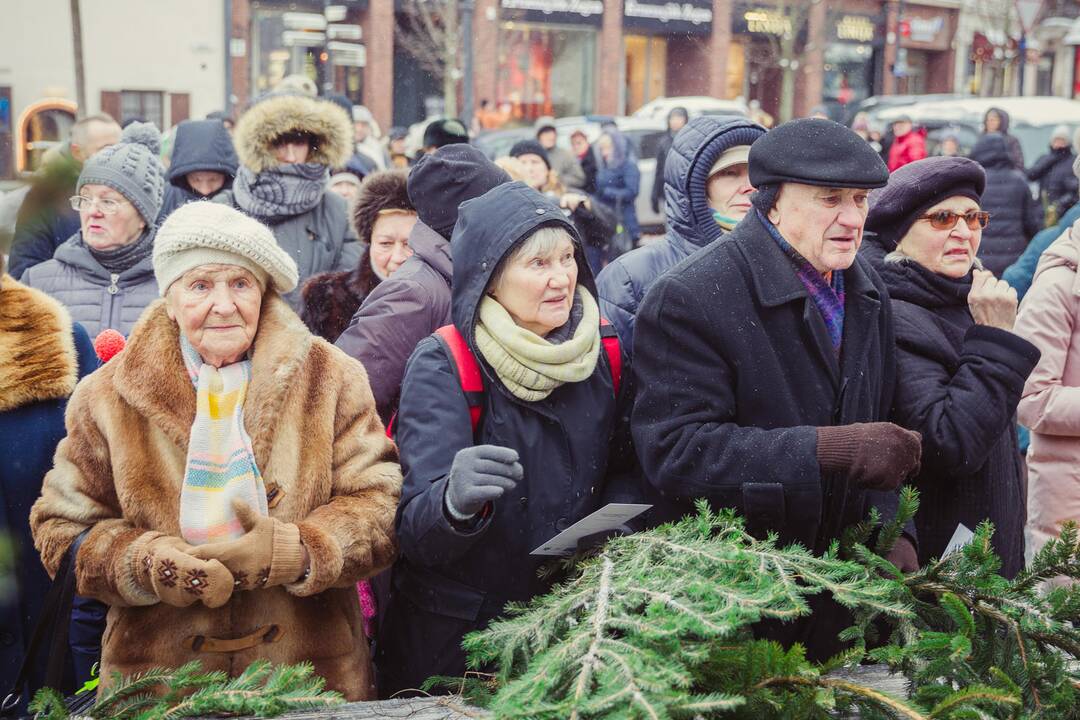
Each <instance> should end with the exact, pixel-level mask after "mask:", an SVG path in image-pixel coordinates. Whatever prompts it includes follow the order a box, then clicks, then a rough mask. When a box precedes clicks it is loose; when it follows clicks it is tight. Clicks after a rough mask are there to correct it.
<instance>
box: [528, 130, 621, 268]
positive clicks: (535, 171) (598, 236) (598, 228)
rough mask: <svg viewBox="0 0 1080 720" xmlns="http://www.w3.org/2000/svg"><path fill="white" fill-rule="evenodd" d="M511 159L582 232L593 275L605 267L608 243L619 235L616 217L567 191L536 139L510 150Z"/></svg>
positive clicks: (536, 187) (571, 191)
mask: <svg viewBox="0 0 1080 720" xmlns="http://www.w3.org/2000/svg"><path fill="white" fill-rule="evenodd" d="M510 157H512V158H516V159H517V160H518V162H519V163H520V164H521V166H522V171H523V173H524V178H523V179H524V181H525V184H526V185H528V186H529V187H531V188H532V189H533V190H537V191H538V192H541V193H543V194H545V195H547V196H548V197H549V198H551V199H552V200H553V201H554V202H556V203H557V204H558V205H559V207H560V208H562V211H563V214H564V215H566V216H567V217H569V218H570V222H572V223H573V224H574V228H575V229H576V230H577V231H578V236H579V237H580V238H581V244H582V247H583V250H584V252H585V257H586V259H587V260H588V262H589V267H590V268H591V269H592V270H593V272H594V273H595V272H599V269H600V268H602V267H603V266H604V259H605V257H606V254H607V246H608V242H609V241H610V240H611V236H612V234H613V233H614V232H615V215H614V213H612V212H611V209H610V208H608V207H607V206H606V205H604V204H603V203H601V202H597V201H596V200H595V199H594V198H591V197H589V196H588V195H584V194H582V193H580V192H577V191H574V190H570V191H567V190H566V188H564V187H563V185H562V183H561V182H560V181H559V176H558V173H557V172H556V171H555V169H554V168H552V167H551V165H550V162H549V158H548V154H547V150H546V149H545V148H544V147H543V146H542V145H541V144H540V143H539V142H536V141H533V140H521V141H520V142H518V143H516V144H515V145H514V146H513V147H512V148H510Z"/></svg>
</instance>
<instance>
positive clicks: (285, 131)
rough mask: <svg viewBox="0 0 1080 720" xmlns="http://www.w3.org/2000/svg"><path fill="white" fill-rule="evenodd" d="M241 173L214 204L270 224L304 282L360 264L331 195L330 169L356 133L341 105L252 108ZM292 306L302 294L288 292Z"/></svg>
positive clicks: (281, 99)
mask: <svg viewBox="0 0 1080 720" xmlns="http://www.w3.org/2000/svg"><path fill="white" fill-rule="evenodd" d="M235 140H236V152H237V154H238V155H239V156H240V163H241V167H240V169H239V171H238V173H237V176H236V181H235V182H234V183H233V187H232V189H231V190H226V191H224V192H222V193H221V194H220V195H218V197H216V198H215V199H214V201H215V202H220V203H224V204H227V205H231V206H232V207H235V208H237V209H238V210H240V211H241V212H243V213H245V214H247V215H249V216H251V217H253V218H255V219H256V220H258V221H259V222H261V223H263V224H265V225H269V226H270V227H271V228H272V229H273V232H274V237H276V238H277V241H278V244H279V245H280V246H281V247H282V248H283V249H284V250H285V252H287V253H288V254H289V256H290V257H292V258H293V261H294V262H296V264H297V266H298V267H299V269H300V280H301V282H303V281H306V280H307V279H308V278H309V277H311V276H312V275H317V274H318V273H322V272H328V271H331V270H350V269H352V268H354V267H356V263H357V261H358V260H359V258H360V247H359V243H356V242H355V238H354V237H353V236H352V232H351V231H350V229H349V218H348V204H347V203H346V202H345V200H343V199H342V198H341V197H340V196H339V195H337V194H335V193H332V192H327V190H326V181H327V179H328V177H329V169H330V168H338V167H342V166H343V165H344V164H345V161H346V160H347V159H348V157H349V155H350V154H351V153H352V127H351V124H350V121H349V118H348V116H347V115H345V113H344V111H342V110H341V108H339V107H338V106H337V105H335V104H333V103H329V102H325V101H322V100H314V99H311V98H306V97H302V96H298V95H277V96H272V97H269V98H267V99H265V100H262V101H260V102H258V103H256V104H255V105H253V106H252V107H251V108H250V109H249V110H248V111H247V112H246V113H244V114H243V115H242V116H241V117H240V121H239V122H238V123H237V125H236V133H235ZM284 297H285V300H286V301H287V302H288V303H289V304H290V305H292V306H293V307H299V305H300V291H299V290H294V291H292V292H289V293H286V294H285V296H284Z"/></svg>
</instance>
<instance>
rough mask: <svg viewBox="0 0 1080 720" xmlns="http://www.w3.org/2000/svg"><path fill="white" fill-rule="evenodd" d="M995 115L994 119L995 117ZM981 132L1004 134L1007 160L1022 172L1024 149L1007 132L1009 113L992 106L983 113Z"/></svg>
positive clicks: (1014, 137)
mask: <svg viewBox="0 0 1080 720" xmlns="http://www.w3.org/2000/svg"><path fill="white" fill-rule="evenodd" d="M994 116H996V119H995V117H994ZM982 131H983V134H989V133H1001V134H1002V135H1004V136H1005V147H1006V148H1007V149H1008V155H1009V162H1011V163H1012V166H1013V167H1014V168H1016V169H1017V170H1019V171H1020V172H1024V167H1025V166H1024V150H1023V148H1021V147H1020V141H1019V140H1018V139H1017V137H1016V136H1015V135H1010V134H1009V113H1007V112H1005V111H1004V110H1002V109H1001V108H996V107H992V108H990V109H989V110H987V111H986V114H985V115H983V126H982Z"/></svg>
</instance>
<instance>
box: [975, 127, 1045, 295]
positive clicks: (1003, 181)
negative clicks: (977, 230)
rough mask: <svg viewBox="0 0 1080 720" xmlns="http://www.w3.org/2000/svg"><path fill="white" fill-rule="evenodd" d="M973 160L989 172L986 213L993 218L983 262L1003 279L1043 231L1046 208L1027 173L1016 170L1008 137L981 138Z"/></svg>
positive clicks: (981, 256) (981, 253)
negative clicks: (1043, 211) (1029, 183)
mask: <svg viewBox="0 0 1080 720" xmlns="http://www.w3.org/2000/svg"><path fill="white" fill-rule="evenodd" d="M971 159H972V160H974V161H975V162H977V163H979V164H980V165H982V166H983V169H984V170H986V191H985V192H984V193H983V196H982V209H983V210H986V211H987V212H989V213H990V217H991V218H993V222H991V223H990V224H989V225H988V226H987V228H986V230H985V231H984V232H983V234H982V245H981V247H980V249H979V259H980V260H982V264H983V265H984V266H985V267H986V269H987V270H989V271H990V272H992V273H994V275H995V276H997V277H1000V276H1001V273H1003V272H1004V271H1005V268H1007V267H1009V266H1010V265H1012V264H1013V263H1014V262H1016V259H1017V258H1018V257H1020V254H1021V253H1023V252H1024V248H1026V247H1027V244H1028V242H1030V240H1031V238H1033V237H1034V236H1035V233H1037V232H1039V231H1040V230H1042V225H1043V224H1042V208H1041V207H1040V206H1039V203H1037V202H1036V201H1035V199H1034V198H1032V196H1031V190H1030V188H1028V182H1027V178H1026V177H1025V176H1024V173H1023V171H1022V170H1017V169H1016V168H1015V167H1014V166H1013V161H1012V159H1011V158H1010V156H1009V148H1008V143H1007V142H1006V136H1004V135H1001V134H1000V133H990V134H988V135H983V136H981V137H980V138H979V140H978V142H976V143H975V148H974V149H973V150H972V151H971Z"/></svg>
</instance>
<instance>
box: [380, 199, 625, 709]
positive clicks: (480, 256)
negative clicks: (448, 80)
mask: <svg viewBox="0 0 1080 720" xmlns="http://www.w3.org/2000/svg"><path fill="white" fill-rule="evenodd" d="M542 225H558V226H561V227H563V228H566V229H567V230H568V231H569V232H570V233H571V234H572V235H575V240H576V234H575V232H574V230H573V228H572V226H571V225H570V224H569V223H568V222H567V221H566V219H565V218H564V216H563V214H562V213H561V212H560V211H559V209H558V207H557V206H556V205H555V204H554V203H552V202H550V201H549V200H547V199H546V198H544V197H543V196H542V195H540V194H539V193H536V192H535V191H533V190H531V189H529V188H528V187H526V186H525V185H524V184H523V183H511V184H506V185H501V186H499V187H497V188H495V189H494V190H492V191H490V192H488V193H487V194H486V195H483V196H481V197H480V198H477V199H475V200H471V201H468V202H466V203H464V204H463V205H462V206H461V216H460V219H459V221H458V224H457V228H456V230H455V232H454V236H453V256H454V287H453V300H452V303H453V308H452V311H453V318H454V325H455V326H457V327H458V328H459V330H460V331H461V332H462V334H463V335H464V336H465V338H466V341H467V342H468V344H469V347H470V349H471V350H472V353H473V355H474V357H476V359H477V361H478V362H479V363H480V367H481V370H482V374H483V382H484V398H483V411H482V415H481V419H480V425H479V427H478V429H477V432H476V434H475V435H474V434H473V432H472V429H471V425H470V419H469V410H468V407H467V405H466V402H465V397H464V395H463V393H462V390H461V386H460V384H459V381H458V380H457V378H456V377H455V374H454V366H453V365H452V364H451V361H450V359H449V357H448V355H447V354H446V351H445V350H444V347H443V345H442V344H441V343H440V342H439V341H438V340H437V339H436V338H434V337H430V338H427V339H425V340H424V341H422V342H421V343H420V344H419V345H418V346H417V348H416V351H415V352H414V353H413V355H412V357H411V358H410V359H409V364H408V367H407V369H406V372H405V380H404V383H403V386H402V392H401V404H400V407H399V410H398V416H397V417H398V419H397V430H396V433H397V441H398V446H399V448H400V450H401V458H402V466H403V469H404V471H405V484H404V486H403V488H402V495H401V504H400V506H399V509H398V518H397V533H398V542H399V544H400V548H401V557H400V559H399V560H398V562H397V564H396V565H395V566H394V570H393V586H394V591H393V594H392V598H391V601H390V607H389V610H388V611H387V616H386V618H385V620H384V622H383V625H382V627H381V630H380V641H379V646H380V647H379V650H378V656H377V663H378V667H379V673H380V693H381V694H382V695H384V696H385V695H387V694H390V693H393V692H395V691H397V690H400V689H402V688H416V687H419V686H420V685H419V684H420V683H421V682H423V681H424V680H425V679H426V678H428V677H430V676H432V675H449V676H457V675H461V674H463V673H464V671H465V657H464V653H463V651H462V650H461V639H462V637H463V636H464V635H465V633H467V632H470V631H472V630H476V629H479V628H483V627H485V626H486V625H487V624H488V623H489V622H490V621H491V620H492V619H493V618H495V617H497V616H498V615H499V614H501V613H502V611H503V608H504V607H505V605H506V603H507V602H509V601H524V600H528V599H529V598H531V597H533V596H535V595H537V594H540V593H544V592H546V591H548V590H549V589H550V588H551V585H552V581H551V580H543V579H540V578H539V577H538V576H537V570H538V569H539V568H540V566H541V565H542V564H543V561H544V558H541V557H534V556H530V555H529V553H530V552H532V551H533V550H534V549H536V548H537V547H539V546H540V545H542V544H543V543H544V542H546V541H547V540H549V539H551V538H552V537H554V536H555V535H557V534H558V533H559V532H560V531H561V530H563V529H565V528H567V527H568V526H569V525H571V524H572V523H574V522H576V521H578V520H580V519H581V518H583V517H584V516H585V515H587V514H589V513H590V512H592V511H594V510H596V509H598V508H599V507H601V505H602V504H603V503H604V502H606V501H607V499H608V496H609V493H614V492H615V491H616V488H614V487H609V486H608V477H609V474H610V472H611V468H610V467H609V461H608V458H609V456H611V457H615V458H618V457H620V456H622V457H625V456H626V455H627V454H628V453H629V450H628V448H626V447H619V446H618V445H617V444H613V443H612V438H613V437H614V436H615V431H616V420H617V418H618V417H619V413H618V412H617V408H616V398H615V394H614V388H613V380H612V375H611V369H610V367H609V366H608V361H607V357H606V356H605V355H604V353H603V352H601V353H600V358H599V361H598V363H597V366H596V369H595V371H594V372H593V374H592V375H591V376H590V377H589V379H587V380H584V381H582V382H577V383H570V384H566V385H563V386H561V387H559V388H557V389H556V390H555V391H554V392H552V394H551V395H550V396H549V397H547V398H546V399H544V400H541V401H538V402H532V403H528V402H523V401H521V400H519V399H517V398H516V397H514V396H513V395H512V394H511V393H510V392H509V391H508V390H507V389H506V388H505V387H504V386H503V384H502V383H501V382H500V381H499V380H498V378H497V376H496V375H495V373H494V371H493V370H492V369H491V368H490V366H489V365H488V364H487V363H486V362H485V361H484V360H483V356H482V355H481V354H480V353H479V352H478V351H477V349H476V343H475V335H474V328H475V325H476V322H477V311H478V307H479V304H480V300H481V298H482V297H483V296H484V291H485V289H486V288H487V285H488V283H489V281H490V279H491V276H492V274H493V273H494V272H495V270H496V268H497V267H498V265H499V263H500V261H501V260H502V259H503V258H505V257H507V255H508V254H509V253H510V252H511V250H512V248H513V247H514V246H515V245H516V244H517V243H518V242H519V241H520V240H522V239H524V238H525V237H527V236H528V235H531V234H532V233H533V232H534V231H535V230H536V229H537V228H538V227H540V226H542ZM577 262H578V269H579V270H578V284H579V286H580V287H583V288H586V289H588V290H589V291H590V292H594V285H593V281H592V276H591V274H590V272H589V269H588V264H587V263H586V262H585V258H584V255H583V254H582V250H581V247H580V244H578V249H577ZM480 444H492V445H501V446H504V447H510V448H513V449H515V450H517V451H518V453H519V455H520V458H521V466H522V467H523V468H524V471H525V475H524V479H523V480H522V481H521V482H519V483H518V486H517V487H516V488H515V489H514V490H512V491H509V492H508V493H507V494H506V495H505V496H504V497H503V498H502V499H500V500H499V501H497V502H496V503H495V504H494V512H493V513H492V514H491V515H490V516H489V517H488V518H487V519H485V520H483V521H482V522H481V525H480V526H479V527H478V528H477V529H476V530H474V531H472V532H462V531H460V530H458V529H456V528H455V527H454V526H453V525H451V523H450V521H449V520H448V518H447V516H446V513H445V510H444V504H443V502H444V501H443V495H444V493H445V491H446V485H447V478H448V475H449V472H450V467H451V465H452V463H453V461H454V456H455V455H456V453H457V452H458V451H459V450H461V449H462V448H466V447H470V446H472V445H480Z"/></svg>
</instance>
